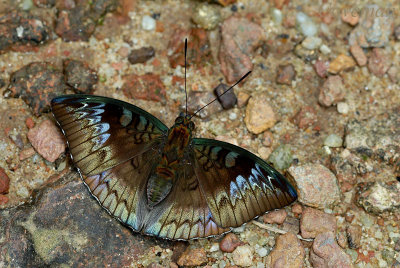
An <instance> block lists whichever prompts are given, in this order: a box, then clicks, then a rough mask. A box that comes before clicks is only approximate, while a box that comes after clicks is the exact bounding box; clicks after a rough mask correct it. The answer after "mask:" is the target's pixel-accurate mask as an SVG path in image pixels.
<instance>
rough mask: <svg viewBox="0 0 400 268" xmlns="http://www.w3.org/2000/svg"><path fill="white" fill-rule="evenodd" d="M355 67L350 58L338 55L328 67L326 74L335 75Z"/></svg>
mask: <svg viewBox="0 0 400 268" xmlns="http://www.w3.org/2000/svg"><path fill="white" fill-rule="evenodd" d="M355 65H356V62H355V61H354V60H353V58H352V57H350V56H347V55H345V54H340V55H339V56H337V57H336V58H335V59H334V60H333V61H332V62H331V63H330V64H329V67H328V72H330V73H332V74H337V73H339V72H341V71H345V70H348V69H350V68H352V67H354V66H355Z"/></svg>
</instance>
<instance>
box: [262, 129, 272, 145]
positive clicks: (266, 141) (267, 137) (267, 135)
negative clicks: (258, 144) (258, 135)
mask: <svg viewBox="0 0 400 268" xmlns="http://www.w3.org/2000/svg"><path fill="white" fill-rule="evenodd" d="M273 141H274V136H273V135H272V133H271V131H264V133H263V138H262V143H263V145H265V146H267V147H270V146H272V143H273Z"/></svg>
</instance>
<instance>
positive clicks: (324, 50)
mask: <svg viewBox="0 0 400 268" xmlns="http://www.w3.org/2000/svg"><path fill="white" fill-rule="evenodd" d="M319 51H321V52H322V54H324V55H328V54H329V53H331V49H330V48H329V47H328V46H327V45H325V44H322V45H321V46H320V47H319Z"/></svg>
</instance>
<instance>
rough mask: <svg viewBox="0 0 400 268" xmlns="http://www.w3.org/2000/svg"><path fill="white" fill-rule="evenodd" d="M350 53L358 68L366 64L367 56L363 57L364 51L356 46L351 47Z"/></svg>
mask: <svg viewBox="0 0 400 268" xmlns="http://www.w3.org/2000/svg"><path fill="white" fill-rule="evenodd" d="M350 52H351V55H353V57H354V58H355V59H356V61H357V64H358V65H359V66H364V65H365V64H367V56H365V53H364V50H363V49H362V48H361V47H360V46H359V45H358V44H355V45H353V46H351V47H350Z"/></svg>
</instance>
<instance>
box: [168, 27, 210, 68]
mask: <svg viewBox="0 0 400 268" xmlns="http://www.w3.org/2000/svg"><path fill="white" fill-rule="evenodd" d="M185 38H187V40H188V47H187V62H186V63H187V66H193V65H194V66H201V65H203V64H205V63H209V62H211V60H212V54H211V47H210V41H209V40H208V36H207V32H206V30H204V29H202V28H192V29H190V30H189V31H186V30H182V29H178V30H176V31H175V33H174V34H173V35H172V38H171V39H170V40H169V43H168V48H169V49H170V50H172V51H173V53H172V54H171V56H169V57H168V60H169V64H170V66H171V67H172V68H176V67H177V66H178V65H180V66H185V53H184V51H185V49H184V48H185V42H183V40H185Z"/></svg>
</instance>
